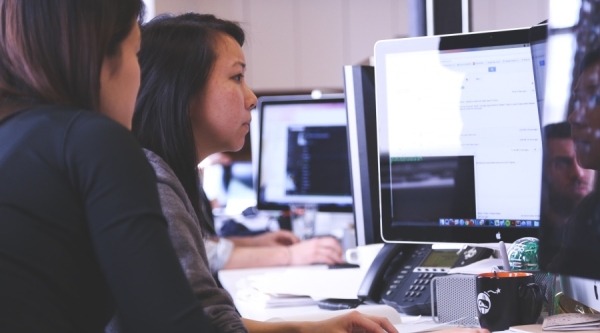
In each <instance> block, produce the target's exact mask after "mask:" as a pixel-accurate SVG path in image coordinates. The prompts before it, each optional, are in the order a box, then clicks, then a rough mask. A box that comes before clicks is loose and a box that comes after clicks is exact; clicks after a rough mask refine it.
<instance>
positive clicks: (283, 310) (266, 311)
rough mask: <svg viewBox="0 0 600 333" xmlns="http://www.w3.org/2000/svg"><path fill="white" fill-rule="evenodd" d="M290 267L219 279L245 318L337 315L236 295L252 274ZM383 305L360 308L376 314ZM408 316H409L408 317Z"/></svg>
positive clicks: (240, 271)
mask: <svg viewBox="0 0 600 333" xmlns="http://www.w3.org/2000/svg"><path fill="white" fill-rule="evenodd" d="M325 267H326V266H325V265H311V266H305V267H304V268H306V269H307V270H312V269H325ZM288 269H289V267H271V268H249V269H229V270H221V271H219V275H218V276H219V281H220V282H221V285H223V288H225V290H227V291H228V292H229V294H231V297H232V298H233V301H234V303H235V306H236V307H237V309H238V311H239V312H240V315H242V317H244V318H248V319H253V320H260V321H265V320H270V319H274V318H284V319H285V318H290V317H298V318H307V320H310V319H309V318H312V319H314V320H319V319H324V318H327V317H332V316H333V315H336V314H337V313H338V312H337V311H330V310H322V309H320V308H319V307H318V306H317V305H305V306H292V307H290V306H287V307H272V308H268V307H267V308H265V307H262V306H260V305H257V304H255V303H251V302H246V301H243V300H240V299H239V298H238V297H236V294H237V292H238V290H239V289H240V287H241V286H240V283H243V280H244V279H245V278H246V277H248V276H252V275H261V274H266V273H283V272H285V271H286V270H288ZM384 307H387V306H383V305H360V306H359V310H360V311H361V312H367V313H370V314H376V313H377V312H378V311H380V310H382V309H384ZM407 318H408V317H407Z"/></svg>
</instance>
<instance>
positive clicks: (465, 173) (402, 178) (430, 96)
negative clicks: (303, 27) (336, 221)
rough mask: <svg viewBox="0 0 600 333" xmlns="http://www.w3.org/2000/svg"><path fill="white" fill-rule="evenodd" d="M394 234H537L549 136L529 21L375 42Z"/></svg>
mask: <svg viewBox="0 0 600 333" xmlns="http://www.w3.org/2000/svg"><path fill="white" fill-rule="evenodd" d="M375 84H376V87H377V89H376V103H377V125H378V144H379V167H380V183H379V184H380V190H381V214H382V216H381V232H382V238H383V239H384V241H386V242H425V243H432V242H452V243H485V242H497V241H500V240H501V241H504V242H513V241H515V240H517V239H519V238H522V237H527V236H537V234H538V228H539V224H540V222H539V219H540V204H539V203H540V190H539V189H540V186H541V178H542V177H541V165H542V142H541V133H540V126H539V118H538V106H537V97H536V92H535V80H534V73H533V68H532V56H531V46H530V43H529V29H528V28H526V29H514V30H503V31H492V32H482V33H470V34H460V35H447V36H433V37H421V38H409V39H397V40H386V41H379V42H377V43H376V45H375Z"/></svg>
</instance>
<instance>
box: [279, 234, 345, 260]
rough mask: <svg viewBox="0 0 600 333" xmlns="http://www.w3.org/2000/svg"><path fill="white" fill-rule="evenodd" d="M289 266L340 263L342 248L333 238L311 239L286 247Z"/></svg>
mask: <svg viewBox="0 0 600 333" xmlns="http://www.w3.org/2000/svg"><path fill="white" fill-rule="evenodd" d="M288 250H289V253H290V260H289V264H290V265H309V264H316V263H320V264H327V265H334V264H339V263H342V262H343V260H342V247H341V246H340V243H339V242H338V241H337V239H335V238H333V237H317V238H312V239H309V240H306V241H302V242H300V243H296V244H294V245H290V246H289V247H288Z"/></svg>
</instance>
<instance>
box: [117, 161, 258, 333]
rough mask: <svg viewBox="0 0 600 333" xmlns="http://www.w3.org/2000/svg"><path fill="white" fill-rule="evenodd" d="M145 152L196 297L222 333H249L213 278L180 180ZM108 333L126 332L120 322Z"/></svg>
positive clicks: (163, 164)
mask: <svg viewBox="0 0 600 333" xmlns="http://www.w3.org/2000/svg"><path fill="white" fill-rule="evenodd" d="M144 151H145V153H146V157H147V158H148V161H149V162H150V164H151V165H152V167H153V168H154V171H155V172H156V178H157V182H158V193H159V196H160V203H161V206H162V211H163V214H164V215H165V218H166V219H167V222H168V224H169V235H170V237H171V242H172V243H173V247H174V248H175V251H176V252H177V256H178V257H179V262H180V263H181V266H182V267H183V270H184V272H185V275H186V276H187V278H188V281H189V282H190V285H191V286H192V289H193V291H194V295H196V298H197V299H198V301H200V303H201V304H202V306H203V307H204V312H205V313H206V315H207V316H208V317H209V318H210V319H211V320H212V322H213V324H214V325H215V326H216V327H217V328H218V329H219V332H248V330H247V329H246V327H245V326H244V324H243V322H242V320H241V318H240V316H239V314H238V313H237V312H236V310H235V307H234V305H233V301H232V299H231V296H230V295H229V294H228V293H227V291H225V290H223V289H221V288H219V287H217V284H216V282H215V280H214V279H213V277H212V275H211V272H210V269H209V264H208V259H207V257H206V250H205V248H204V239H203V232H202V230H201V229H200V223H199V221H198V216H196V213H195V212H194V208H193V207H192V204H191V202H190V200H189V199H188V197H187V195H186V193H185V190H184V189H183V186H182V185H181V183H180V182H179V179H177V177H176V176H175V173H174V172H173V170H172V169H171V168H170V167H169V165H167V163H166V162H165V161H163V160H162V159H161V158H160V157H159V156H158V155H156V154H154V153H153V152H151V151H149V150H146V149H144ZM106 332H107V333H119V332H122V330H121V329H120V328H119V324H118V320H115V319H113V320H112V321H111V323H110V324H109V325H108V326H107V328H106Z"/></svg>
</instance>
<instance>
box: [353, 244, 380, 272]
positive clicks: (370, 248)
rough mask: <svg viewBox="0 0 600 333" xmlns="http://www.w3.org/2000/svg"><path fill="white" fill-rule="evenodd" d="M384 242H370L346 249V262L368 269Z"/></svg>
mask: <svg viewBox="0 0 600 333" xmlns="http://www.w3.org/2000/svg"><path fill="white" fill-rule="evenodd" d="M382 247H383V244H370V245H363V246H358V247H356V248H352V249H348V250H346V256H345V259H346V262H347V263H350V264H355V265H359V266H360V268H364V269H367V268H369V267H370V266H371V263H372V262H373V259H375V257H376V256H377V254H378V253H379V250H381V248H382Z"/></svg>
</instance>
